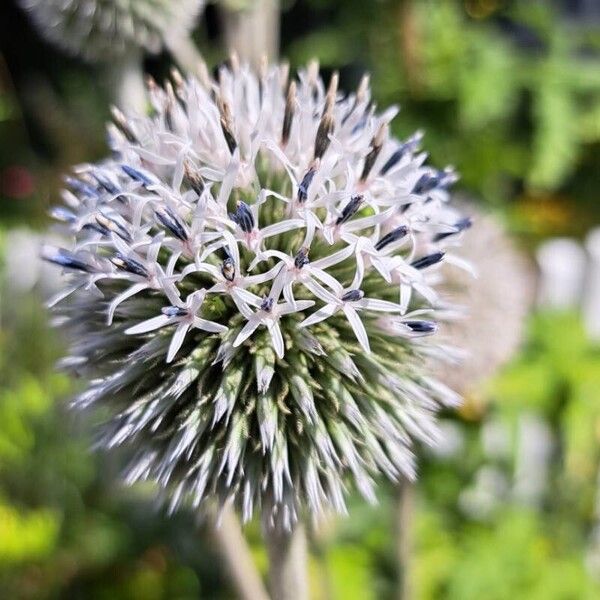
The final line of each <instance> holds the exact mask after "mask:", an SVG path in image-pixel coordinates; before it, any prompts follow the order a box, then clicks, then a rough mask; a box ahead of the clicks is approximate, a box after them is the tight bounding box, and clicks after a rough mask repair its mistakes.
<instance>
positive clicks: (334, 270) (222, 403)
mask: <svg viewBox="0 0 600 600" xmlns="http://www.w3.org/2000/svg"><path fill="white" fill-rule="evenodd" d="M150 97H151V102H152V107H153V109H154V110H153V115H152V116H151V117H143V116H135V117H132V118H125V117H124V116H123V115H122V114H121V113H119V112H118V111H115V114H114V123H113V125H112V126H111V127H110V140H111V147H112V152H113V158H111V159H108V160H105V161H103V162H101V163H98V164H94V165H82V166H80V167H78V168H76V170H75V173H76V175H75V177H72V178H68V179H67V185H68V188H69V189H68V190H66V191H65V192H64V194H63V199H64V206H62V207H58V208H56V209H55V211H54V216H55V217H56V218H58V219H59V220H60V221H62V222H63V223H64V225H65V228H66V230H67V232H68V233H69V234H71V235H73V236H74V238H75V243H74V245H73V246H72V247H71V248H70V249H63V248H56V247H47V248H46V249H45V252H44V254H45V257H46V258H47V259H48V260H50V261H51V262H54V263H56V264H58V265H60V266H62V267H64V268H65V270H66V271H67V272H68V273H69V275H68V279H67V283H66V284H65V289H64V291H63V292H61V294H59V296H58V297H57V298H55V300H54V302H55V303H57V302H61V301H62V300H64V299H65V298H66V297H67V296H69V295H71V294H73V297H72V298H71V302H65V303H64V304H60V305H61V306H63V308H62V310H61V315H62V316H61V317H60V321H61V322H63V323H64V324H65V325H67V326H68V328H69V329H70V330H71V333H72V340H73V345H72V348H71V356H70V357H69V358H67V359H65V361H64V364H65V366H69V367H71V368H73V369H74V370H75V371H76V372H78V373H79V374H81V375H83V376H85V377H87V378H88V379H89V380H90V384H89V388H88V389H87V390H86V391H85V392H84V393H83V394H81V395H80V396H79V398H78V399H77V400H76V401H75V405H76V406H80V407H86V406H89V405H92V404H93V405H101V406H104V407H106V408H109V412H110V415H111V418H110V419H109V421H108V422H107V423H106V425H105V427H104V429H103V434H102V445H104V446H106V447H113V446H118V445H121V444H127V445H130V446H131V447H133V448H134V449H135V450H136V452H135V455H134V458H133V460H132V462H131V464H130V467H129V474H128V477H127V479H128V481H129V482H135V481H138V480H153V481H157V482H158V483H159V484H160V485H161V486H162V487H163V488H164V489H165V490H167V491H168V494H167V495H168V497H169V498H170V504H171V507H172V508H175V507H177V506H178V505H179V503H180V502H181V501H182V500H184V499H186V498H191V499H192V501H193V503H194V505H196V506H198V505H203V504H205V501H206V500H210V499H214V498H216V499H218V504H220V505H223V504H225V503H226V502H228V501H230V500H235V501H236V503H237V504H238V505H239V506H240V507H241V509H242V512H243V515H244V518H245V519H248V518H250V517H251V515H252V513H253V510H254V508H255V507H256V506H260V507H261V509H262V512H263V515H266V517H267V522H268V523H274V522H277V523H282V524H283V525H285V526H289V525H290V524H292V523H293V522H294V521H295V520H296V518H297V513H298V510H299V508H300V507H301V506H303V505H307V506H308V508H309V509H310V510H311V511H312V512H314V513H319V512H321V511H322V510H323V509H324V508H334V509H337V510H338V511H341V512H343V511H345V502H344V495H345V491H346V480H347V479H351V480H353V481H354V484H355V485H356V487H357V488H358V490H359V491H360V492H361V493H362V494H363V496H365V497H366V498H367V499H369V500H374V499H375V490H374V488H375V484H374V478H375V477H376V476H377V475H379V474H384V475H386V476H387V477H389V478H390V479H392V480H394V479H397V478H398V477H399V476H400V475H401V474H404V475H405V476H408V477H412V476H413V469H414V466H413V455H412V452H411V449H410V446H411V439H413V438H416V439H419V440H422V441H424V442H426V443H433V442H435V440H436V438H437V435H438V433H437V429H436V426H435V413H436V411H437V409H438V407H439V405H444V404H454V403H456V402H457V396H456V395H455V394H454V393H453V392H451V391H450V390H449V389H448V388H446V386H444V385H442V384H440V383H437V382H436V381H434V380H433V379H432V378H430V377H429V376H428V373H427V372H426V371H425V370H424V369H423V368H422V364H423V362H424V357H425V355H427V354H430V353H432V352H434V351H435V348H434V347H433V346H429V345H428V344H425V343H422V338H424V337H426V336H429V335H430V334H433V333H435V331H436V329H437V324H436V321H435V308H434V307H435V304H436V302H437V293H436V290H435V288H434V287H433V282H434V281H435V280H436V275H435V272H436V271H437V270H439V269H440V267H441V266H442V265H443V263H455V264H456V265H459V266H464V265H463V263H462V261H461V260H460V259H459V258H458V257H455V256H454V255H453V253H452V252H447V251H446V250H448V249H451V248H450V247H451V246H454V245H456V243H455V242H454V239H455V238H456V237H457V236H459V235H460V234H461V232H462V231H463V230H464V229H465V228H466V227H468V226H469V225H470V222H468V220H465V219H464V218H462V217H461V216H460V214H458V213H457V212H456V211H455V210H454V209H452V208H451V207H450V206H449V205H448V199H449V195H448V191H447V188H448V186H450V185H451V184H452V183H453V182H454V181H455V179H456V176H455V174H454V172H453V171H452V169H445V170H443V171H439V170H437V169H433V168H431V167H429V166H426V165H425V164H424V161H425V158H426V155H425V153H422V152H419V150H418V147H419V142H420V136H419V135H416V136H413V137H411V138H409V139H408V140H406V141H404V142H401V141H399V140H396V139H394V138H391V137H390V136H389V133H388V124H389V122H390V121H391V119H392V118H393V117H394V116H395V114H396V112H397V110H396V109H395V108H391V109H388V110H387V111H385V112H383V113H381V114H377V113H375V112H374V110H373V108H372V105H371V102H370V91H369V86H368V80H367V79H366V78H365V79H364V80H363V81H362V83H361V85H360V86H359V88H358V90H357V91H356V93H354V94H349V95H347V96H342V95H341V94H340V93H338V90H337V75H336V74H334V75H333V76H332V78H331V81H330V84H329V87H328V89H326V88H325V86H324V84H323V81H322V80H321V79H320V77H319V74H318V66H317V65H316V64H311V65H310V66H309V67H308V69H306V70H304V71H301V72H300V73H299V79H298V81H296V80H291V79H289V77H288V70H287V68H285V67H277V66H276V67H270V68H266V67H265V68H264V69H263V70H262V71H261V72H260V74H259V75H255V74H254V73H252V71H251V70H250V69H249V68H248V67H246V66H242V65H239V64H238V63H237V61H236V60H235V58H234V59H232V61H231V63H230V65H229V67H223V68H221V70H220V71H219V76H218V80H217V81H214V80H212V79H209V78H208V76H207V77H206V78H205V79H203V80H202V81H198V80H196V79H194V78H191V79H189V80H187V81H185V80H183V79H182V78H181V77H180V76H179V75H178V74H177V73H175V74H174V80H173V83H170V82H168V83H167V84H166V86H165V88H164V89H163V88H159V87H158V86H156V85H155V84H152V85H151V88H150Z"/></svg>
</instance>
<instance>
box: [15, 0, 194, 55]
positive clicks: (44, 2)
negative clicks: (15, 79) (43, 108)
mask: <svg viewBox="0 0 600 600" xmlns="http://www.w3.org/2000/svg"><path fill="white" fill-rule="evenodd" d="M20 3H21V6H22V7H23V9H24V10H25V11H26V12H27V13H28V14H29V15H30V16H31V19H32V21H33V23H34V25H35V26H36V27H37V29H38V30H39V31H40V33H41V34H42V35H43V36H44V37H45V38H47V39H48V40H49V41H50V42H52V43H55V44H57V45H58V46H59V47H61V48H62V49H64V50H66V51H67V52H69V53H70V54H73V55H78V56H82V57H83V58H85V59H87V60H89V61H92V62H95V61H107V60H110V59H111V58H112V57H115V56H120V55H123V54H124V53H126V52H128V51H130V50H131V49H132V48H139V49H141V50H144V51H146V52H149V53H151V54H156V53H158V52H160V51H161V50H162V48H163V46H164V42H165V39H167V38H168V39H177V38H180V37H187V35H188V34H189V32H190V31H191V29H192V28H193V26H194V23H195V21H196V18H197V16H198V14H199V12H200V10H201V8H202V6H203V5H204V2H203V0H20Z"/></svg>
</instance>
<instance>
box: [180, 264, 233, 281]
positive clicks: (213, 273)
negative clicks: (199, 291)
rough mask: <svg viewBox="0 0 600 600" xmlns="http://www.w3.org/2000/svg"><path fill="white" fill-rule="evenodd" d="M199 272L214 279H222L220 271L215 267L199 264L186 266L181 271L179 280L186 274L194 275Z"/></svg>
mask: <svg viewBox="0 0 600 600" xmlns="http://www.w3.org/2000/svg"><path fill="white" fill-rule="evenodd" d="M196 271H199V272H201V273H208V274H209V275H211V276H212V277H214V278H215V279H221V278H222V277H223V275H222V273H221V271H220V269H219V268H218V267H215V265H209V264H208V263H205V262H201V263H198V264H197V265H196V264H191V265H188V266H187V267H186V268H185V269H184V270H183V271H181V278H182V279H183V278H184V277H185V276H186V275H187V274H188V273H194V272H196Z"/></svg>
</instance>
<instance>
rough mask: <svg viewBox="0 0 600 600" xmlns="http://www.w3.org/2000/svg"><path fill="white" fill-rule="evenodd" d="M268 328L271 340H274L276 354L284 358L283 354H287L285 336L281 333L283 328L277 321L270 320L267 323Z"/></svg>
mask: <svg viewBox="0 0 600 600" xmlns="http://www.w3.org/2000/svg"><path fill="white" fill-rule="evenodd" d="M267 329H268V330H269V334H270V335H271V341H272V342H273V348H274V350H275V354H277V356H278V357H279V358H283V355H284V354H285V347H284V344H283V336H282V335H281V328H280V327H279V324H278V323H277V322H275V321H270V322H269V323H268V324H267Z"/></svg>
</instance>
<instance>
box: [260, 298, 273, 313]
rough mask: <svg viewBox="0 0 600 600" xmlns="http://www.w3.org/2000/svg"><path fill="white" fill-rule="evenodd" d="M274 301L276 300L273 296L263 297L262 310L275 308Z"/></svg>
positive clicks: (268, 310)
mask: <svg viewBox="0 0 600 600" xmlns="http://www.w3.org/2000/svg"><path fill="white" fill-rule="evenodd" d="M273 302H274V300H273V298H271V297H267V298H263V301H262V302H261V303H260V310H264V311H265V312H271V310H272V309H273Z"/></svg>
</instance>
